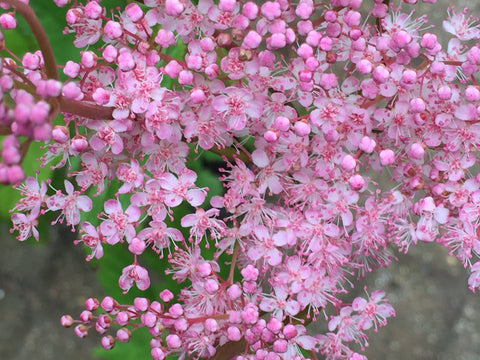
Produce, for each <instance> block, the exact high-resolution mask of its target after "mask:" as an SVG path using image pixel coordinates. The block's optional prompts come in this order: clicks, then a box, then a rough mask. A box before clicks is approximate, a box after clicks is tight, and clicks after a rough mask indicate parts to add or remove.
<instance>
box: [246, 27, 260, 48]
mask: <svg viewBox="0 0 480 360" xmlns="http://www.w3.org/2000/svg"><path fill="white" fill-rule="evenodd" d="M261 43H262V36H261V35H260V34H259V33H257V32H256V31H254V30H250V31H249V32H248V34H247V35H246V36H245V38H244V39H243V45H244V46H245V47H247V48H248V49H256V48H258V46H259V45H260V44H261Z"/></svg>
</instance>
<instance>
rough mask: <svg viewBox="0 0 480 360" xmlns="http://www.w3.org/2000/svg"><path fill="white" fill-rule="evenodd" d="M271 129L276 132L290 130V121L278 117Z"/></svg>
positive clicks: (283, 117)
mask: <svg viewBox="0 0 480 360" xmlns="http://www.w3.org/2000/svg"><path fill="white" fill-rule="evenodd" d="M273 127H274V128H275V129H276V130H278V131H288V130H290V119H288V118H286V117H285V116H278V117H277V118H275V121H274V122H273Z"/></svg>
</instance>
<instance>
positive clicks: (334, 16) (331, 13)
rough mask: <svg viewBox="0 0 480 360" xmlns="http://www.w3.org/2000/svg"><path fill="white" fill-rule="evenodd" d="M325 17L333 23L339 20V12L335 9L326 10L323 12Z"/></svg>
mask: <svg viewBox="0 0 480 360" xmlns="http://www.w3.org/2000/svg"><path fill="white" fill-rule="evenodd" d="M323 18H324V19H325V21H326V22H329V23H332V22H335V21H337V12H336V11H335V10H326V11H325V12H324V13H323Z"/></svg>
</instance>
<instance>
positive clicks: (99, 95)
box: [92, 88, 110, 105]
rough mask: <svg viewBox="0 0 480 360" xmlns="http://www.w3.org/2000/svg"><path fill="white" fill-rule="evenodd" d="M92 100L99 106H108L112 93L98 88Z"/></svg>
mask: <svg viewBox="0 0 480 360" xmlns="http://www.w3.org/2000/svg"><path fill="white" fill-rule="evenodd" d="M92 98H93V100H94V101H95V102H96V103H97V104H98V105H106V104H108V102H109V101H110V93H109V92H108V90H106V89H104V88H98V89H96V90H95V91H94V92H93V94H92Z"/></svg>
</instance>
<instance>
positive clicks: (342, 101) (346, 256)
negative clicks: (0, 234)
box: [0, 0, 480, 360]
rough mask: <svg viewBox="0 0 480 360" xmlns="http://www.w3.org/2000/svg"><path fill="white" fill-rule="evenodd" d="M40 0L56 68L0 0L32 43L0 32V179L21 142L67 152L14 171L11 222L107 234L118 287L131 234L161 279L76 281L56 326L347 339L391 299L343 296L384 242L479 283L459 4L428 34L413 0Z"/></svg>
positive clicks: (281, 348)
mask: <svg viewBox="0 0 480 360" xmlns="http://www.w3.org/2000/svg"><path fill="white" fill-rule="evenodd" d="M54 2H55V3H56V4H57V5H58V6H60V7H64V6H66V7H67V8H68V10H66V23H67V26H66V28H65V32H70V33H74V35H75V40H74V45H75V46H76V47H78V48H80V49H82V50H81V51H80V61H78V62H76V61H73V60H71V61H68V62H67V63H66V64H64V65H62V66H60V67H59V66H57V64H56V62H55V59H54V57H53V53H52V50H51V46H50V43H49V42H48V39H47V37H46V36H45V33H44V32H43V29H42V27H41V25H40V23H39V21H38V19H37V18H36V16H35V14H34V12H33V11H32V9H31V8H30V7H29V5H28V4H27V3H28V1H25V0H24V1H20V0H0V6H1V7H2V8H3V9H5V12H4V13H3V14H2V15H0V26H1V27H2V29H3V30H5V31H6V30H10V29H15V27H16V17H17V16H19V14H20V15H22V16H23V17H25V19H26V20H27V23H28V24H29V26H30V28H31V29H32V32H33V33H34V35H35V36H36V39H37V42H38V45H39V49H40V50H39V51H37V52H35V53H27V54H24V55H23V57H17V56H13V54H11V53H10V52H9V51H8V44H4V41H3V40H2V47H3V51H2V52H1V56H2V57H1V62H0V72H1V74H0V90H1V94H2V101H1V103H0V135H5V137H4V138H3V140H2V143H1V144H2V153H1V163H0V182H2V183H5V184H14V185H19V184H20V182H22V181H23V180H24V178H25V174H24V173H23V170H22V167H21V161H22V159H23V157H24V155H25V152H26V151H27V149H28V146H29V144H30V143H31V142H32V141H41V142H45V143H46V145H45V148H44V149H45V150H44V151H45V152H44V154H43V156H42V165H43V166H51V167H52V168H61V167H64V166H65V165H67V164H69V163H70V159H71V158H78V159H79V162H80V165H79V166H78V167H77V168H74V169H72V170H71V172H70V173H69V174H68V177H69V179H68V180H65V181H64V189H54V188H53V186H52V185H51V184H47V183H46V182H44V181H42V180H37V179H35V178H33V177H27V178H26V179H25V182H24V183H23V184H22V185H20V186H19V189H20V191H21V193H22V199H21V200H20V201H19V202H18V204H17V205H16V207H15V209H14V210H13V214H12V221H13V230H16V231H18V236H17V239H18V240H20V241H23V240H26V239H28V238H30V237H31V236H33V237H35V238H37V240H38V236H39V234H38V231H37V229H36V225H37V222H38V217H39V216H41V215H42V214H44V213H46V212H58V213H59V216H58V218H57V222H65V223H66V225H68V226H70V227H72V228H78V229H79V231H80V232H79V238H78V240H77V241H76V243H83V244H84V245H85V246H86V247H87V248H89V249H90V250H91V252H90V253H89V255H88V256H87V260H90V259H92V258H96V259H101V258H102V256H103V254H104V250H105V251H108V247H109V246H112V245H115V246H125V247H126V248H128V250H129V252H130V253H131V258H132V263H131V264H125V268H124V269H123V271H122V273H121V274H118V276H119V278H118V279H115V281H117V280H118V285H119V287H120V288H121V289H122V290H123V291H124V292H128V291H129V289H130V288H131V287H132V286H136V287H137V288H138V289H140V290H146V289H148V288H149V287H150V285H151V284H150V276H149V272H148V269H147V267H146V265H144V266H142V264H143V263H142V254H143V253H144V252H145V251H152V250H153V251H154V252H156V253H157V254H158V255H159V261H164V262H165V263H166V267H167V268H168V269H167V270H166V274H167V275H169V276H171V277H172V278H173V279H174V280H176V281H177V282H178V283H179V284H180V285H179V286H180V287H181V288H182V289H181V290H180V292H179V293H178V294H174V293H173V292H172V291H170V290H169V289H166V290H164V291H162V292H161V293H160V295H159V298H157V299H147V298H144V297H138V298H136V299H135V301H134V303H133V304H131V305H128V304H120V303H118V302H117V301H116V300H114V299H113V298H111V297H105V298H104V299H103V300H102V301H98V300H97V299H94V298H89V299H88V300H87V301H86V303H85V305H86V310H85V311H83V312H82V313H81V314H80V317H79V319H78V320H73V319H72V318H71V317H70V316H64V317H63V318H62V324H63V325H64V326H67V327H69V326H74V328H75V334H76V335H78V336H80V337H84V336H86V335H87V332H88V331H89V330H93V331H95V330H96V331H97V332H99V333H100V334H102V335H103V338H102V340H101V344H102V346H103V347H104V348H105V349H110V348H112V347H113V346H114V343H115V341H120V342H127V341H129V339H130V337H131V336H135V330H137V329H139V328H141V327H146V328H148V331H149V333H150V334H151V336H152V340H151V342H150V346H151V354H152V357H153V358H154V359H155V360H162V359H165V358H166V356H168V355H176V356H178V357H179V358H180V359H184V358H191V359H205V358H213V359H218V360H223V359H232V358H235V359H237V360H244V359H255V360H263V359H265V360H277V359H283V360H289V359H292V360H301V359H318V358H320V357H322V358H325V359H332V360H333V359H338V360H340V359H348V360H361V359H365V356H364V355H361V354H360V352H361V351H362V350H364V348H365V346H367V345H368V343H367V334H366V333H365V331H366V330H368V329H374V330H377V329H378V327H381V326H383V325H385V324H386V320H387V318H389V317H391V316H394V315H395V312H394V310H393V308H392V307H391V306H390V305H389V304H388V302H387V301H386V299H385V298H384V295H385V294H384V292H383V291H382V290H375V291H372V292H371V293H369V292H367V290H365V291H366V296H365V298H362V297H357V298H355V299H354V300H353V301H351V302H346V301H345V300H342V299H344V295H345V294H346V293H348V292H349V291H350V287H351V284H352V283H353V282H354V280H355V277H362V276H364V275H365V274H367V273H368V272H371V271H373V270H375V269H377V268H379V267H385V266H387V265H388V264H389V263H390V262H391V261H392V259H394V257H395V256H394V253H395V251H402V252H407V251H408V250H409V248H410V247H412V246H414V245H415V244H416V243H417V242H418V241H423V242H438V243H441V244H443V245H444V246H446V247H447V248H449V249H450V252H451V254H452V255H454V256H456V257H457V258H458V259H459V260H460V261H461V262H462V264H463V265H464V266H465V267H466V268H468V269H469V271H470V272H471V275H470V278H469V280H468V284H469V287H470V289H471V290H472V291H475V289H476V288H478V287H480V262H478V257H479V256H480V241H479V238H478V234H479V230H480V228H479V223H480V176H479V175H478V170H479V166H478V156H479V154H478V146H480V122H479V119H480V115H479V114H480V106H479V104H480V87H479V86H478V85H477V81H476V77H477V76H478V72H479V65H480V47H479V46H477V45H472V44H470V43H471V42H472V41H473V42H475V41H478V39H480V29H479V27H478V26H477V25H476V23H475V21H476V20H475V19H474V18H472V17H471V16H469V15H468V14H467V10H464V11H458V10H456V9H455V8H452V9H450V10H449V12H448V17H447V19H446V20H445V21H444V22H443V29H444V30H445V33H444V34H446V35H448V36H449V39H450V40H449V41H448V47H447V48H446V49H444V48H443V47H442V45H441V44H440V42H439V40H438V38H437V35H436V34H434V33H432V32H431V31H432V28H431V27H430V26H429V24H428V20H427V17H426V16H421V17H419V18H417V17H416V15H415V13H414V12H413V11H412V8H413V7H412V4H416V2H417V1H416V0H408V1H407V0H405V1H404V2H405V3H406V4H394V3H393V1H390V2H389V1H388V0H387V1H383V0H375V1H364V3H363V4H362V0H330V1H324V2H318V1H315V2H314V1H312V0H300V1H298V2H295V3H293V2H291V1H289V0H274V1H265V2H254V1H237V0H218V1H215V2H214V1H213V0H198V1H189V0H143V1H141V2H140V1H133V2H130V3H129V4H128V5H126V6H125V8H124V9H119V8H117V9H116V10H114V11H111V12H109V11H107V10H106V9H105V8H104V7H102V5H101V1H100V0H97V1H80V0H75V1H70V0H54ZM424 2H427V3H434V2H435V0H429V1H426V0H425V1H424ZM2 39H3V36H2ZM59 69H61V70H62V72H63V74H61V75H59V74H58V71H59ZM59 114H63V118H62V119H61V120H58V119H57V120H54V119H56V118H57V115H59ZM206 152H210V153H215V154H218V155H221V156H222V159H223V161H221V165H219V166H220V168H219V169H218V170H219V172H220V174H221V175H220V176H219V181H220V182H221V183H222V184H223V187H224V191H223V192H222V193H221V194H220V195H218V194H217V195H216V196H211V195H210V189H209V188H206V187H200V186H198V185H197V183H198V179H197V177H198V176H197V175H198V174H197V173H196V172H195V171H194V169H197V168H196V167H194V166H193V165H192V160H194V159H193V158H194V157H201V156H202V154H203V153H206ZM219 162H220V161H219ZM191 165H192V166H191ZM217 165H218V163H217ZM115 184H117V185H115ZM112 186H113V188H114V189H115V190H114V191H113V192H112V191H111V190H110V189H109V188H110V187H112ZM115 186H116V187H115ZM50 189H52V190H50ZM109 191H110V192H109ZM101 194H103V195H104V196H102V197H97V198H95V197H92V196H95V195H101ZM99 199H102V201H103V203H102V204H100V207H102V208H103V211H102V212H101V213H100V214H97V215H98V221H97V222H96V223H94V222H93V221H87V220H85V218H84V217H83V215H82V214H84V213H86V212H89V211H91V210H92V209H93V208H95V207H94V206H93V204H94V202H95V201H99ZM180 205H183V207H185V205H187V206H188V207H189V209H190V210H189V213H188V214H184V213H181V212H180V211H178V209H179V208H180ZM179 214H181V215H179ZM173 220H179V221H177V222H176V224H179V225H177V227H175V225H174V223H175V222H174V221H173ZM205 249H210V251H205ZM211 249H214V251H213V252H212V251H211ZM212 253H213V255H208V254H212ZM164 254H168V256H164ZM220 259H221V260H220ZM225 259H227V261H225ZM225 274H228V275H225ZM322 321H323V322H325V323H326V324H327V328H328V329H327V330H323V331H321V332H320V333H319V331H320V330H318V329H319V328H320V326H315V323H316V322H322Z"/></svg>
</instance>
